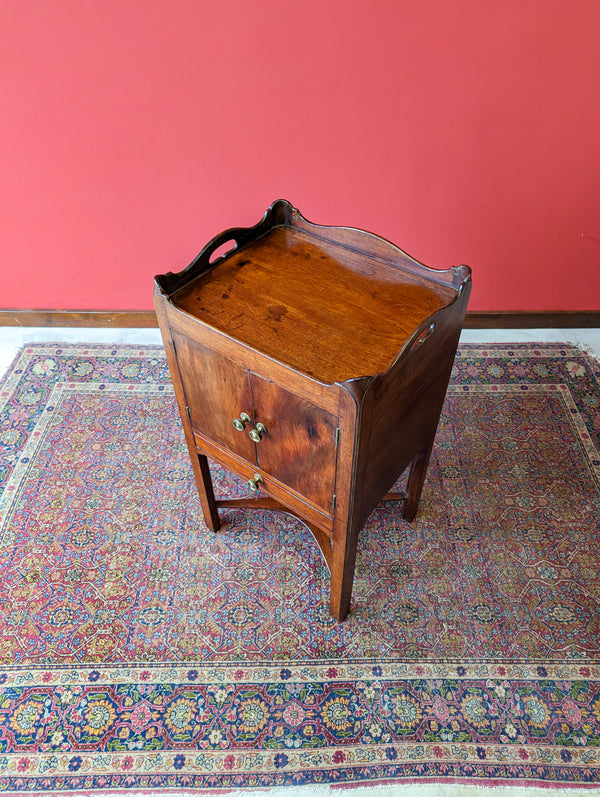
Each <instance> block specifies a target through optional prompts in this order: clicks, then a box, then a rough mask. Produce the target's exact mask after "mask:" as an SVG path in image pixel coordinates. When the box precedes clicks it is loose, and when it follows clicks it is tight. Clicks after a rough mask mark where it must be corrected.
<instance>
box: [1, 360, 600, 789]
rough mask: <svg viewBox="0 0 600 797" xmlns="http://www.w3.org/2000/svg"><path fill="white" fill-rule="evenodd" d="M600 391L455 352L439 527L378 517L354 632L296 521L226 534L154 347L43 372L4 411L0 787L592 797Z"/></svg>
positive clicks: (271, 521) (255, 517)
mask: <svg viewBox="0 0 600 797" xmlns="http://www.w3.org/2000/svg"><path fill="white" fill-rule="evenodd" d="M599 382H600V366H599V365H598V363H597V362H596V361H595V360H594V359H593V358H590V357H588V356H587V355H586V354H585V353H583V352H581V351H579V350H578V349H575V348H572V347H568V346H561V345H558V344H556V345H544V346H539V347H536V346H535V345H515V346H513V347H506V346H483V345H480V346H469V347H461V349H459V353H458V355H457V358H456V363H455V367H454V371H453V377H452V382H451V385H450V388H449V391H448V396H447V400H446V404H445V408H444V412H443V415H442V419H441V422H440V427H439V430H438V435H437V438H436V445H435V448H434V454H433V458H432V463H431V465H430V469H429V473H428V477H427V481H426V485H425V489H424V493H423V499H422V504H421V509H420V511H419V513H418V515H417V518H416V519H415V521H414V522H413V523H411V524H408V523H406V522H404V521H403V520H402V518H401V515H400V513H399V512H398V511H397V508H396V507H395V505H394V504H386V505H382V506H381V507H378V508H377V509H376V510H375V512H374V513H373V514H372V515H371V517H370V518H369V520H368V522H367V524H366V526H365V528H364V529H363V530H362V532H361V537H360V541H359V555H358V562H357V570H356V578H355V585H354V592H353V606H352V611H351V614H350V617H349V619H348V620H347V622H345V623H342V624H338V623H336V622H335V621H334V620H333V619H332V618H331V617H330V616H329V611H328V598H329V596H328V586H329V579H328V573H327V569H326V566H325V564H324V562H323V561H322V560H321V558H320V553H319V550H318V547H317V545H316V544H315V542H314V540H313V539H312V537H311V535H310V532H308V530H307V529H306V528H305V527H304V526H303V524H302V523H301V521H299V520H297V519H295V518H292V517H291V516H289V515H287V514H285V513H283V512H274V511H256V510H254V511H248V510H239V509H236V510H227V511H226V512H225V511H224V514H223V519H224V521H225V522H224V524H223V529H222V531H220V532H219V533H217V534H213V533H212V532H209V531H208V530H207V528H206V526H205V524H204V522H203V519H202V512H201V508H200V503H199V500H198V497H197V494H196V489H195V485H194V482H193V476H192V473H191V468H190V466H189V462H188V455H187V449H186V448H185V444H184V440H183V434H182V431H181V427H180V422H179V418H178V413H177V407H176V403H175V400H174V397H173V391H172V388H171V384H170V378H169V374H168V369H167V366H166V361H165V358H164V355H163V352H162V349H161V348H159V347H142V348H139V347H128V346H118V347H106V346H89V347H84V346H71V345H66V344H65V345H60V344H39V345H30V346H28V347H26V348H25V349H24V350H23V351H22V353H21V354H20V356H19V357H18V358H17V360H16V361H15V363H14V364H13V367H12V369H11V370H10V371H9V373H8V374H7V376H6V377H5V379H4V380H3V381H2V383H1V384H0V413H1V414H0V457H1V458H0V462H1V465H0V489H2V496H1V498H0V546H1V547H0V550H1V552H2V556H1V557H0V567H1V578H0V598H1V600H0V627H1V630H2V633H1V635H0V684H1V686H0V690H1V692H0V718H1V719H0V728H1V731H2V733H1V736H0V787H2V788H4V789H5V790H9V789H15V790H16V789H18V790H21V791H28V790H29V791H35V790H42V791H52V790H55V791H60V790H72V791H77V790H82V789H85V788H92V787H93V788H95V789H99V790H106V791H110V790H111V789H141V788H148V789H168V788H175V787H176V788H184V787H189V788H193V787H210V786H213V787H219V788H233V787H245V788H248V787H252V786H268V785H276V784H291V783H308V782H340V783H342V782H356V781H361V782H365V781H375V780H382V779H384V780H387V779H394V778H399V779H403V778H404V779H407V778H408V779H415V778H417V779H418V778H419V777H426V778H437V779H439V780H441V781H443V780H448V779H456V778H463V779H483V780H487V781H489V782H492V781H494V782H504V781H513V782H514V781H524V782H527V783H556V784H558V783H563V784H575V783H594V782H597V781H598V778H599V777H600V766H599V762H598V757H599V754H600V677H599V675H600V609H599V601H600V590H599V587H598V584H599V579H598V575H599V571H600V554H598V546H597V539H598V532H599V531H600V520H599V518H600V456H599V454H598V448H599V446H598V439H599V434H600V411H599V410H600V387H599ZM213 474H214V480H215V485H216V488H217V490H218V491H219V493H220V494H221V495H229V496H233V495H235V496H237V495H242V494H244V493H245V487H244V485H243V484H242V483H241V482H240V481H239V480H237V479H236V478H235V477H234V476H232V475H231V474H228V473H227V472H226V471H224V470H223V469H222V468H220V467H218V466H213ZM222 511H223V510H222Z"/></svg>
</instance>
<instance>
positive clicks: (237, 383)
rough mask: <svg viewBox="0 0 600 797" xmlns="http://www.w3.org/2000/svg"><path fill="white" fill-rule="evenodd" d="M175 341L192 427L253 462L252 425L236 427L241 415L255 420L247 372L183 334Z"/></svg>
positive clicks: (254, 459) (254, 457) (254, 446)
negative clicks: (235, 422)
mask: <svg viewBox="0 0 600 797" xmlns="http://www.w3.org/2000/svg"><path fill="white" fill-rule="evenodd" d="M173 340H174V342H175V348H176V351H177V362H178V365H179V372H180V374H181V381H182V382H183V389H184V392H185V397H186V401H187V404H188V407H189V408H190V420H191V423H192V428H193V429H197V430H198V431H199V432H201V433H202V434H203V435H206V437H209V438H211V439H212V440H215V441H216V442H217V443H219V444H220V445H222V446H224V447H225V448H228V449H229V450H231V451H234V452H235V453H236V454H238V455H239V456H240V457H243V458H244V459H245V460H247V461H248V462H250V463H254V462H255V461H256V445H255V443H253V442H252V440H251V439H250V437H249V436H248V432H249V431H250V429H251V428H252V424H251V422H247V423H246V424H245V428H244V429H243V430H242V431H238V430H237V429H236V428H235V426H234V425H233V421H234V420H235V419H236V418H237V419H238V420H239V419H240V417H241V416H242V413H246V414H247V415H248V417H249V418H252V401H251V394H250V385H249V382H248V373H247V371H246V370H245V369H244V368H241V367H240V366H239V365H236V364H235V363H232V362H231V361H230V360H228V359H226V358H225V357H223V356H222V355H220V354H217V353H216V352H213V351H211V350H210V349H207V348H206V347H205V346H202V345H200V344H199V343H195V342H193V341H190V340H189V339H188V338H185V337H183V336H182V335H178V334H174V336H173Z"/></svg>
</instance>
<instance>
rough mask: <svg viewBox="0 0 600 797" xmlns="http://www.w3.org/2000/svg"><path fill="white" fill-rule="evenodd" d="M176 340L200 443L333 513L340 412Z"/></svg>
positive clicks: (182, 338)
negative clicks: (234, 457)
mask: <svg viewBox="0 0 600 797" xmlns="http://www.w3.org/2000/svg"><path fill="white" fill-rule="evenodd" d="M173 341H174V343H175V347H176V350H177V360H178V365H179V372H180V374H181V380H182V383H183V389H184V393H185V399H186V403H187V407H188V413H189V417H190V421H191V425H192V429H193V430H194V432H195V433H199V434H200V435H202V438H204V439H203V440H202V442H201V447H202V448H206V439H208V440H209V441H211V440H212V441H214V442H215V443H216V444H217V445H218V446H219V447H221V448H223V449H226V451H230V452H232V453H233V454H235V455H237V456H238V457H240V458H242V459H243V460H244V461H245V462H247V463H248V464H249V465H251V466H252V467H253V468H255V469H257V470H258V471H259V472H261V473H264V474H267V476H271V477H273V478H274V479H276V480H277V481H278V482H280V483H281V484H282V485H284V486H287V487H288V488H290V489H291V490H293V491H294V492H295V493H297V494H299V495H300V496H302V497H303V498H304V499H306V500H307V501H309V502H311V503H313V504H314V505H316V506H317V507H318V508H319V509H320V510H321V511H323V512H324V513H325V514H327V515H330V516H331V515H332V514H333V509H334V494H335V476H336V455H337V426H338V422H337V418H336V417H335V416H334V415H332V414H331V413H329V412H327V411H326V410H324V409H322V408H321V407H318V406H316V405H314V404H312V403H311V402H309V401H306V400H305V399H303V398H300V397H298V396H296V395H294V394H293V393H291V392H290V391H288V390H285V389H284V388H282V387H280V386H279V385H277V384H275V383H274V382H272V381H269V380H268V379H265V378H264V377H262V376H260V375H259V374H257V373H254V372H252V371H250V370H248V369H246V368H244V367H243V366H241V365H239V364H237V363H235V362H232V361H231V360H229V359H228V358H227V357H225V356H223V355H222V354H219V353H217V352H215V351H213V350H211V349H210V348H208V347H206V346H204V345H202V344H200V343H198V342H196V341H192V340H190V339H189V338H187V337H185V336H183V335H180V334H177V333H175V334H174V336H173ZM251 433H252V435H251ZM206 453H208V455H209V456H210V455H211V452H210V451H207V452H206ZM217 458H218V457H217ZM223 464H227V463H223ZM267 489H268V488H267Z"/></svg>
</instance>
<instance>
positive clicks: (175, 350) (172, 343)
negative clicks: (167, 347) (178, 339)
mask: <svg viewBox="0 0 600 797" xmlns="http://www.w3.org/2000/svg"><path fill="white" fill-rule="evenodd" d="M171 346H172V347H173V354H174V355H175V357H177V347H176V346H175V341H174V340H173V338H171Z"/></svg>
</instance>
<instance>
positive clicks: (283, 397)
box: [250, 373, 337, 513]
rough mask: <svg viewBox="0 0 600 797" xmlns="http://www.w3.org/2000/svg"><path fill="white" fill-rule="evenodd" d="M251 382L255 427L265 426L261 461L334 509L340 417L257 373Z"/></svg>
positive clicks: (295, 487)
mask: <svg viewBox="0 0 600 797" xmlns="http://www.w3.org/2000/svg"><path fill="white" fill-rule="evenodd" d="M250 384H251V387H252V400H253V406H254V420H255V427H254V428H258V429H260V427H258V424H263V426H264V427H265V428H266V433H263V434H262V437H261V439H260V441H259V442H257V443H256V452H257V461H258V465H259V467H260V468H261V470H263V471H265V472H267V473H270V474H271V475H272V476H274V477H275V478H276V479H278V480H279V481H280V482H283V483H284V484H287V485H288V486H289V487H291V488H292V489H293V490H295V491H297V492H298V493H300V494H301V495H304V496H305V497H306V498H307V499H308V500H309V501H312V502H314V503H315V504H317V506H320V507H322V508H323V509H324V510H325V511H326V512H327V513H331V512H332V511H333V493H334V489H335V469H336V453H337V449H336V427H337V418H336V417H335V416H334V415H332V414H330V413H329V412H326V411H325V410H323V409H321V408H320V407H317V406H315V405H314V404H311V403H310V402H309V401H306V400H304V399H301V398H298V396H295V395H294V394H293V393H290V392H289V391H288V390H284V389H283V388H281V387H279V386H278V385H276V384H274V383H273V382H269V381H267V380H266V379H263V378H262V377H260V376H257V375H256V374H253V373H251V374H250Z"/></svg>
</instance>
